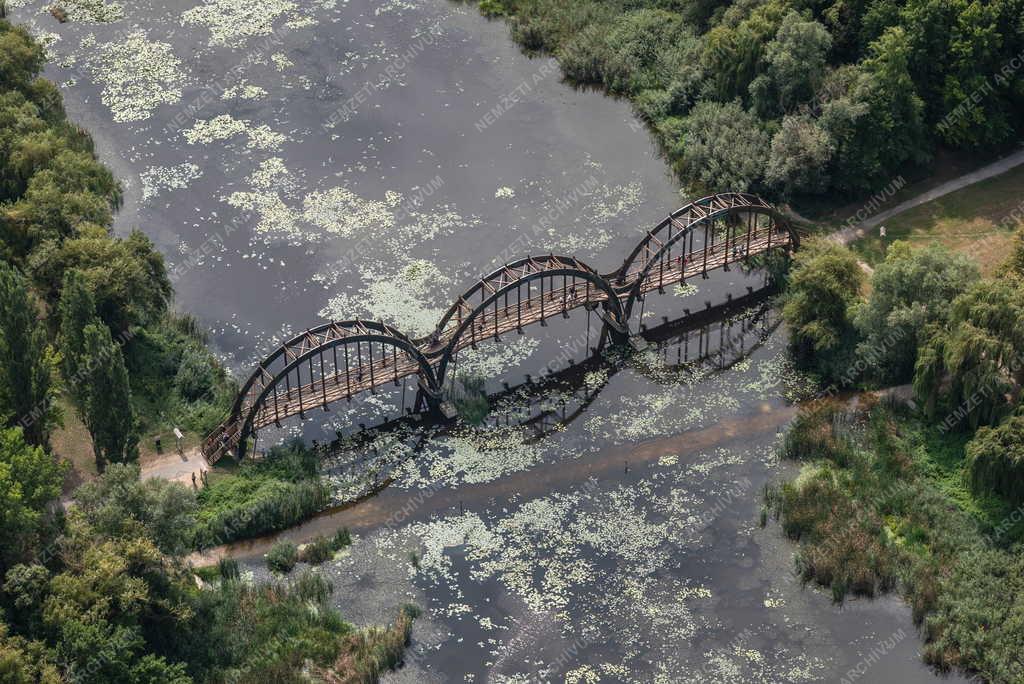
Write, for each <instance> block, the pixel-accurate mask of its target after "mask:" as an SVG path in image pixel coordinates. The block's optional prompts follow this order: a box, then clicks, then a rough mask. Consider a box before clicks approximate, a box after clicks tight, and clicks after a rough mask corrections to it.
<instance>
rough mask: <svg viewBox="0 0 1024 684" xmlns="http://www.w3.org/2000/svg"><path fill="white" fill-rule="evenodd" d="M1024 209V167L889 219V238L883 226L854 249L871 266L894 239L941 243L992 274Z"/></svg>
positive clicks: (1004, 253) (857, 243) (879, 258)
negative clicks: (881, 230)
mask: <svg viewBox="0 0 1024 684" xmlns="http://www.w3.org/2000/svg"><path fill="white" fill-rule="evenodd" d="M1022 212H1024V166H1021V167H1017V168H1016V169H1013V170H1011V171H1008V172H1006V173H1004V174H1003V175H1001V176H996V177H995V178H989V179H988V180H985V181H982V182H980V183H977V184H975V185H972V186H970V187H967V188H964V189H962V190H958V191H956V192H953V193H950V194H948V195H946V196H945V197H940V198H939V199H936V200H932V201H931V202H928V203H926V204H922V205H921V206H919V207H914V208H913V209H910V210H908V211H906V212H903V213H902V214H899V215H897V216H894V217H892V218H890V219H889V220H887V221H885V224H884V225H885V229H886V237H885V239H884V240H883V239H882V238H880V237H879V235H878V229H877V228H875V229H872V231H871V234H870V235H868V236H865V237H864V238H862V239H860V240H858V241H856V242H854V243H853V244H852V245H851V247H852V249H853V250H854V251H855V252H856V253H857V254H858V256H860V258H861V259H863V260H864V261H866V262H867V263H868V264H871V265H872V266H873V265H875V264H876V263H878V262H880V261H881V260H882V259H883V258H884V257H885V249H886V246H887V245H889V244H891V243H892V242H893V241H894V240H907V241H909V242H911V243H912V244H914V245H918V246H920V245H925V244H928V243H931V242H938V243H941V244H943V245H945V246H946V247H948V248H950V249H953V250H956V251H958V252H963V253H965V254H968V255H970V256H971V257H972V258H974V259H975V260H976V261H977V262H978V264H979V265H980V266H981V269H982V273H983V274H984V275H989V274H990V273H992V271H993V270H994V269H995V268H996V267H998V266H999V265H1000V264H1001V263H1002V262H1003V261H1004V260H1005V259H1006V255H1007V254H1008V252H1009V244H1010V241H1011V239H1012V237H1013V234H1014V231H1015V230H1016V229H1017V228H1019V227H1020V222H1019V220H1014V219H1013V217H1014V216H1018V217H1019V216H1020V215H1021V214H1022Z"/></svg>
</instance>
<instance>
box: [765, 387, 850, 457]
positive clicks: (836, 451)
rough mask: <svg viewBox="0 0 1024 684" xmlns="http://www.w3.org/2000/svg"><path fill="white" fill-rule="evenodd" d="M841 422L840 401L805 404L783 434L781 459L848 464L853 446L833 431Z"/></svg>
mask: <svg viewBox="0 0 1024 684" xmlns="http://www.w3.org/2000/svg"><path fill="white" fill-rule="evenodd" d="M843 419H844V412H843V407H842V405H841V404H839V402H836V401H827V400H826V401H818V402H814V403H812V404H810V405H808V406H807V407H805V408H804V409H803V410H801V411H800V413H799V415H797V417H796V418H795V419H794V420H793V424H792V425H791V426H790V429H789V431H788V432H787V433H786V437H785V439H784V440H783V443H782V453H781V455H782V457H783V458H788V459H792V460H794V461H810V460H814V459H827V460H829V461H832V462H834V463H836V464H837V465H839V466H845V465H847V464H848V463H849V460H850V453H851V451H852V449H853V445H852V444H851V443H850V441H849V439H848V438H847V437H846V435H844V434H842V432H841V431H837V430H836V426H837V423H839V422H841V421H842V420H843ZM837 433H838V434H837Z"/></svg>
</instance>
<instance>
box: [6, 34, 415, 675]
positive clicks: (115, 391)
mask: <svg viewBox="0 0 1024 684" xmlns="http://www.w3.org/2000/svg"><path fill="white" fill-rule="evenodd" d="M43 64H44V52H43V49H42V48H41V47H40V46H39V45H38V44H37V43H36V42H35V41H34V40H33V39H32V38H31V36H30V35H29V34H28V32H27V31H25V30H24V29H23V28H18V27H14V26H12V25H11V24H10V23H9V22H8V21H6V20H3V19H2V18H0V419H2V420H3V427H2V429H0V523H2V524H0V679H3V681H5V682H8V681H10V682H26V683H29V682H31V683H39V684H59V683H62V682H97V683H101V682H102V683H107V682H109V683H111V684H113V683H114V682H117V683H118V684H120V683H122V682H127V683H137V684H150V683H152V684H157V683H160V684H167V683H169V684H188V683H190V682H236V683H242V682H254V683H255V682H267V681H273V682H305V681H309V674H310V673H315V674H316V676H317V678H318V679H320V680H321V681H329V682H370V681H376V680H377V678H378V677H379V675H380V674H381V673H383V672H384V671H385V670H387V669H390V668H394V667H396V666H397V665H399V664H400V663H401V661H402V657H403V653H404V651H405V648H406V646H407V645H408V642H409V635H410V630H411V623H412V620H413V619H414V618H415V617H416V615H417V610H416V609H415V608H412V607H403V608H401V609H400V611H399V613H398V616H397V618H396V619H395V622H394V623H393V624H392V625H391V626H389V627H387V628H373V627H371V628H367V629H356V628H355V627H353V626H352V625H350V624H348V623H346V622H345V621H344V620H343V619H342V616H341V614H340V613H339V612H338V611H336V610H334V609H333V608H331V607H330V605H329V604H328V601H327V600H328V597H329V595H330V593H331V585H330V584H329V583H328V582H327V581H326V580H325V579H323V577H322V576H320V575H319V574H317V573H316V572H315V570H307V571H304V572H302V573H301V574H298V575H297V576H295V577H289V578H287V579H281V580H279V581H276V582H272V583H263V584H257V583H254V582H253V581H252V580H251V578H246V577H241V576H240V575H239V573H238V572H237V566H235V570H234V572H231V571H230V569H229V568H230V566H229V565H227V566H225V567H224V568H221V572H220V573H218V576H217V577H216V578H209V579H210V581H209V582H207V583H205V584H202V583H201V582H198V581H197V575H196V574H195V573H194V571H193V570H192V568H191V567H189V566H188V565H187V563H185V561H184V557H185V556H186V555H187V554H188V553H189V552H190V551H191V550H192V549H193V548H194V547H195V546H196V545H197V543H198V544H203V543H207V542H210V541H211V540H216V539H222V538H223V539H231V538H237V536H238V535H250V534H257V533H264V532H267V531H273V530H277V529H281V528H282V527H286V526H290V525H293V524H295V523H296V522H298V521H299V520H302V519H305V518H306V517H308V516H309V515H311V513H312V512H315V510H319V508H321V507H322V506H323V505H324V504H325V502H326V501H327V499H328V496H327V493H326V485H325V484H324V483H323V482H322V481H321V480H320V479H319V474H318V466H317V463H316V457H315V456H314V455H313V454H312V453H311V452H310V451H309V450H308V449H305V448H304V447H302V446H301V445H295V444H289V445H284V446H282V447H279V448H278V449H277V451H276V452H275V454H274V458H273V459H270V460H268V461H266V462H261V463H253V464H248V463H247V464H244V465H242V466H240V467H237V468H236V469H235V470H234V471H233V472H218V473H215V474H214V475H213V476H211V478H210V486H209V487H207V488H204V489H203V490H202V491H194V490H193V489H192V488H190V487H187V486H185V485H182V484H178V483H176V482H170V481H166V480H160V479H149V480H145V481H143V480H141V479H140V468H139V466H138V459H139V454H140V449H148V448H149V443H151V442H152V440H153V438H154V436H155V435H158V434H160V433H161V432H163V431H165V430H168V429H169V428H168V427H167V426H169V425H180V426H182V427H183V428H185V429H186V430H188V432H189V433H190V434H193V435H194V434H197V433H198V434H205V433H206V432H207V431H209V430H210V429H211V428H212V427H213V426H214V425H215V424H216V422H217V421H218V420H219V419H220V418H221V417H222V415H223V413H224V412H225V411H226V409H227V406H228V405H229V403H230V401H231V399H232V398H233V394H234V392H235V385H234V383H233V381H232V380H231V379H230V378H229V377H228V375H227V373H226V372H225V371H224V370H223V368H222V367H221V366H220V364H219V363H218V362H217V360H216V359H215V357H214V356H213V354H212V353H211V352H210V350H209V349H208V347H207V344H206V343H207V340H206V337H205V333H204V332H203V331H202V330H201V328H200V326H199V325H198V324H197V322H196V321H195V319H193V318H192V317H190V316H188V315H180V314H175V313H173V312H172V311H171V308H170V304H171V300H172V297H173V289H172V287H171V282H170V280H169V278H168V275H167V271H166V268H165V265H164V260H163V257H162V256H161V255H160V254H159V252H157V251H156V249H155V248H154V246H153V244H152V243H151V242H150V240H149V239H148V238H147V237H146V236H145V235H144V234H143V233H141V232H139V231H134V232H132V233H131V234H130V235H129V236H128V237H125V238H118V237H115V236H114V235H113V234H112V231H111V225H112V221H113V214H114V212H115V211H116V210H117V209H118V208H119V206H120V202H121V187H120V185H119V183H118V182H117V180H116V179H115V178H114V177H113V175H112V174H111V172H110V171H109V170H108V169H107V168H106V167H104V166H103V165H102V164H101V163H100V162H99V161H98V160H97V158H96V156H95V154H94V150H93V145H92V141H91V139H90V137H89V135H88V134H87V133H86V132H85V131H84V130H82V129H81V128H80V127H78V126H76V125H75V124H74V123H72V122H70V121H68V119H67V118H66V115H65V112H64V109H63V105H62V100H61V95H60V92H59V91H58V89H57V87H56V86H55V85H54V84H53V83H50V82H49V81H46V80H45V79H42V78H40V77H39V74H40V72H41V71H42V68H43ZM65 417H67V419H68V423H72V422H73V423H74V425H75V428H74V433H75V434H76V435H81V437H82V438H85V439H88V440H89V442H91V452H92V455H93V458H94V459H95V464H94V468H95V474H94V473H92V472H90V470H89V469H86V468H84V467H83V463H82V458H81V455H80V454H76V460H75V465H76V466H77V468H78V472H76V473H74V475H75V476H76V477H77V478H78V479H79V480H82V479H84V480H85V482H84V483H83V484H81V485H80V486H78V487H77V488H76V489H74V491H73V492H72V494H71V496H70V502H71V505H70V506H69V507H68V508H67V510H65V508H64V507H63V506H61V505H60V504H61V501H60V496H61V494H62V490H64V489H65V483H66V480H67V479H68V478H69V474H70V473H69V471H70V470H71V468H70V466H71V464H70V463H69V461H68V460H66V458H65V457H66V456H68V454H62V453H57V452H55V451H54V445H55V444H57V445H61V447H62V448H64V447H68V446H73V445H69V439H68V438H66V437H64V436H63V435H61V434H60V433H59V431H60V430H61V426H62V423H63V421H64V419H65ZM55 436H56V437H57V438H56V439H55ZM346 542H347V535H345V536H344V537H338V538H336V539H331V540H324V541H322V542H320V541H318V543H317V544H315V545H313V546H312V547H311V548H309V549H307V550H304V554H303V558H304V559H305V560H307V561H309V562H310V563H312V562H313V561H319V562H323V561H324V560H326V559H328V558H329V557H330V556H331V555H332V554H333V553H335V552H337V551H338V550H340V549H342V548H343V547H344V545H345V543H346ZM200 585H202V586H200Z"/></svg>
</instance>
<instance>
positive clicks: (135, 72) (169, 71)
mask: <svg viewBox="0 0 1024 684" xmlns="http://www.w3.org/2000/svg"><path fill="white" fill-rule="evenodd" d="M90 42H91V43H92V44H94V43H95V38H93V39H92V41H89V40H83V41H82V46H83V47H86V48H87V49H88V48H90V47H92V45H91V44H90ZM86 59H87V60H88V64H89V66H90V68H91V69H92V71H93V73H94V74H95V77H96V80H97V81H98V82H99V83H100V84H101V85H102V92H101V99H102V101H103V104H105V105H106V106H107V107H109V108H110V111H111V113H112V114H113V117H114V121H117V122H119V123H120V122H126V121H141V120H144V119H148V118H149V117H151V116H152V115H153V111H154V110H155V109H156V108H157V107H159V106H160V105H163V104H175V103H177V102H178V101H180V100H181V87H182V83H183V81H184V78H185V77H184V74H183V73H182V70H181V61H180V60H179V59H178V58H177V57H176V56H175V55H174V53H173V52H172V50H171V46H170V44H169V43H164V42H161V41H156V40H150V39H149V38H148V37H147V35H146V33H145V32H144V31H141V30H133V31H130V32H128V33H126V34H123V35H122V36H121V40H118V41H114V42H110V43H104V44H101V45H99V46H96V48H95V55H94V56H93V57H91V58H86Z"/></svg>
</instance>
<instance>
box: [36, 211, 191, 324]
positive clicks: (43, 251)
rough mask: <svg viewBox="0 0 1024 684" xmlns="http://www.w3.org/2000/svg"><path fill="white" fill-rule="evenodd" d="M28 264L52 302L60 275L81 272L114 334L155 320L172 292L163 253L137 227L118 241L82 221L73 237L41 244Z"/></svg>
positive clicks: (59, 285) (105, 230)
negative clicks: (79, 228) (75, 235)
mask: <svg viewBox="0 0 1024 684" xmlns="http://www.w3.org/2000/svg"><path fill="white" fill-rule="evenodd" d="M29 268H30V270H31V272H32V275H33V278H34V279H35V282H36V283H37V284H38V285H39V287H40V288H41V290H42V291H43V292H45V293H46V297H47V300H48V301H50V302H53V303H56V302H57V301H58V297H59V294H60V287H61V285H62V284H63V279H64V274H65V273H67V271H69V270H72V269H75V270H78V271H80V272H81V273H82V277H83V278H84V279H85V282H86V284H87V285H88V288H89V290H90V292H92V295H93V298H94V299H95V301H96V311H97V313H98V314H99V316H100V318H101V319H103V322H104V323H106V324H107V326H108V327H109V328H110V329H111V331H112V332H113V333H114V334H115V335H117V334H120V333H122V332H124V331H126V330H128V329H129V328H130V327H132V326H140V325H147V324H151V323H154V322H156V321H158V320H159V319H160V318H161V317H162V316H163V314H164V313H165V312H166V311H167V305H168V303H169V302H170V300H171V296H172V294H173V292H174V290H173V288H172V287H171V282H170V280H168V278H167V272H166V269H165V267H164V260H163V257H162V256H161V255H160V253H159V252H158V251H157V250H156V249H155V248H154V247H153V243H152V242H150V240H149V238H147V237H146V236H145V235H143V234H142V233H140V232H139V231H134V232H132V234H131V235H129V236H128V237H127V238H125V239H123V240H120V239H116V238H112V237H111V236H110V234H109V231H108V230H107V229H106V228H103V227H101V226H98V225H90V226H84V227H82V228H81V230H80V232H79V235H78V236H77V237H75V238H72V239H70V240H65V241H64V242H56V241H51V242H48V243H47V244H45V245H43V246H42V247H41V248H40V249H39V250H37V252H36V254H34V255H33V257H32V259H31V260H30V265H29Z"/></svg>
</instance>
